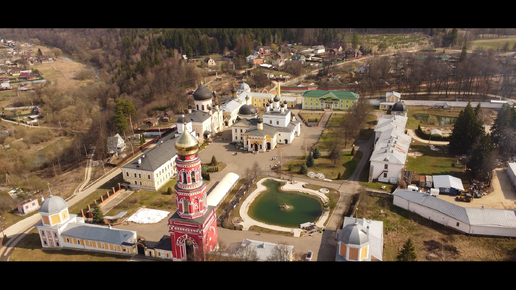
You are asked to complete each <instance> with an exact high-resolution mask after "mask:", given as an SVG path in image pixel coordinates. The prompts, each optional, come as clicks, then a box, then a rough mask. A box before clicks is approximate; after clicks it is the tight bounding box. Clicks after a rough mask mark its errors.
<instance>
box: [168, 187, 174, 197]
mask: <svg viewBox="0 0 516 290" xmlns="http://www.w3.org/2000/svg"><path fill="white" fill-rule="evenodd" d="M172 193H173V192H172V188H171V187H168V188H167V194H168V195H172Z"/></svg>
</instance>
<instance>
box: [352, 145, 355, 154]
mask: <svg viewBox="0 0 516 290" xmlns="http://www.w3.org/2000/svg"><path fill="white" fill-rule="evenodd" d="M351 156H355V146H353V148H351Z"/></svg>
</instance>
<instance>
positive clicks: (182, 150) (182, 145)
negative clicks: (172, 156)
mask: <svg viewBox="0 0 516 290" xmlns="http://www.w3.org/2000/svg"><path fill="white" fill-rule="evenodd" d="M182 117H183V120H184V116H182ZM183 124H184V126H183V133H182V134H181V136H179V138H177V140H176V143H175V144H174V146H175V147H176V151H177V154H179V155H191V154H194V153H196V152H197V151H198V150H199V141H198V140H197V139H196V138H195V137H194V136H193V135H192V133H190V132H189V131H188V129H187V128H186V122H183Z"/></svg>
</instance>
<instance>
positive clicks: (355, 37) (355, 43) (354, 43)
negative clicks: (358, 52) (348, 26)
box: [351, 31, 360, 49]
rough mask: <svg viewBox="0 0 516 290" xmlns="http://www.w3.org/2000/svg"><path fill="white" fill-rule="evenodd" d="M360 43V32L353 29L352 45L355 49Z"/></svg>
mask: <svg viewBox="0 0 516 290" xmlns="http://www.w3.org/2000/svg"><path fill="white" fill-rule="evenodd" d="M359 45H360V38H359V37H358V33H357V32H356V31H353V39H352V40H351V46H352V47H353V48H354V49H357V48H358V46H359Z"/></svg>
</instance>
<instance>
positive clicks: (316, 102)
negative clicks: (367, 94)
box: [302, 90, 359, 110]
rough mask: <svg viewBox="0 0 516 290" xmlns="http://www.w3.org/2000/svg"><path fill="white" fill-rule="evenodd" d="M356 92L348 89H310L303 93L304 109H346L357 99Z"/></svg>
mask: <svg viewBox="0 0 516 290" xmlns="http://www.w3.org/2000/svg"><path fill="white" fill-rule="evenodd" d="M358 97H359V96H358V94H356V93H353V92H350V91H326V90H310V91H306V92H305V93H304V94H303V105H302V109H304V110H323V109H334V110H347V109H349V108H351V107H352V106H353V105H354V104H355V102H356V101H357V100H358Z"/></svg>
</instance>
